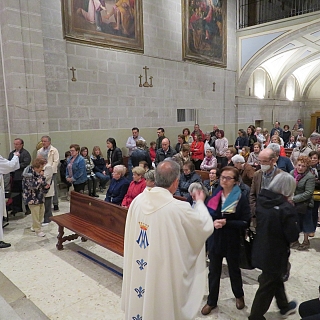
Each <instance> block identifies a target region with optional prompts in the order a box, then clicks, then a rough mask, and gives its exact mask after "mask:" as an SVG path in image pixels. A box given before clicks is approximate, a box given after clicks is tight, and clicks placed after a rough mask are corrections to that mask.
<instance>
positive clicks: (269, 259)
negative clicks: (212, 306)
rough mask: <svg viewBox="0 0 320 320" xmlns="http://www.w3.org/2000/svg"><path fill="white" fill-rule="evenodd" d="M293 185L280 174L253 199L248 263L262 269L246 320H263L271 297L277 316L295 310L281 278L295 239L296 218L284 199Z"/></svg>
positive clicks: (291, 207) (291, 181)
mask: <svg viewBox="0 0 320 320" xmlns="http://www.w3.org/2000/svg"><path fill="white" fill-rule="evenodd" d="M295 187H296V182H295V180H294V178H293V177H292V176H290V174H288V173H285V172H281V173H279V174H277V175H276V176H275V177H274V179H273V180H272V181H271V183H270V185H269V186H268V189H262V190H261V193H260V195H259V196H258V199H257V207H256V217H257V228H256V232H257V234H256V237H255V240H254V243H253V252H252V264H253V266H254V267H256V268H259V269H261V270H262V274H261V275H260V276H259V278H258V281H259V288H258V290H257V292H256V295H255V298H254V301H253V304H252V308H251V314H250V316H249V320H264V319H265V317H264V314H265V313H266V312H267V311H268V309H269V306H270V304H271V301H272V299H273V297H275V298H276V302H277V305H278V308H279V309H280V315H281V316H288V315H289V314H293V313H295V311H296V307H297V303H296V302H295V301H291V302H288V299H287V296H286V293H285V289H284V284H283V279H282V276H283V274H284V273H285V272H286V271H287V265H288V258H289V253H290V243H292V242H294V241H297V240H298V238H299V227H298V216H297V214H296V212H295V209H294V207H293V205H292V204H291V203H289V202H288V198H289V197H290V196H292V194H293V193H294V191H295Z"/></svg>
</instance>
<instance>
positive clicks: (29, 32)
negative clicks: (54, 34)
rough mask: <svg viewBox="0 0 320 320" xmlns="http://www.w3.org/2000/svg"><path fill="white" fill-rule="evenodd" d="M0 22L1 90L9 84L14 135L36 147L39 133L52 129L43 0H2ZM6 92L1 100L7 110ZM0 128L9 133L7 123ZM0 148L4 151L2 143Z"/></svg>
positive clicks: (31, 146)
mask: <svg viewBox="0 0 320 320" xmlns="http://www.w3.org/2000/svg"><path fill="white" fill-rule="evenodd" d="M0 24H1V35H2V51H3V56H2V59H1V60H2V61H1V62H2V64H3V66H4V68H3V69H4V72H2V69H1V72H0V73H1V74H2V78H3V82H2V83H0V91H1V92H3V91H4V88H6V94H7V103H8V108H9V119H7V121H8V122H9V125H10V129H11V139H14V138H15V137H17V136H19V137H22V138H24V139H25V147H26V149H28V150H29V151H33V149H34V147H35V144H36V142H37V141H38V139H39V137H38V134H39V135H41V134H42V133H45V132H48V131H49V130H48V129H49V128H48V108H47V94H46V81H45V66H44V50H43V36H42V25H41V7H40V0H30V1H9V0H3V1H1V2H0ZM3 96H4V95H3V94H1V96H0V104H1V106H3V105H4V107H2V108H3V110H4V111H5V109H6V106H5V103H4V102H5V101H4V98H3ZM3 114H5V113H3ZM0 130H1V131H0V134H3V133H8V125H7V124H3V125H2V123H1V124H0ZM7 148H8V146H7ZM9 149H12V146H9ZM0 151H1V153H3V152H4V150H1V146H0ZM5 151H7V152H8V151H9V150H5ZM4 155H5V153H4Z"/></svg>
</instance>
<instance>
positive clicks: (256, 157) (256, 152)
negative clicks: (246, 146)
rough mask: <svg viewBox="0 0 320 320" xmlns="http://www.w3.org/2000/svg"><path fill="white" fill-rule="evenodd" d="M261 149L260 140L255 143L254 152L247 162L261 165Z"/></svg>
mask: <svg viewBox="0 0 320 320" xmlns="http://www.w3.org/2000/svg"><path fill="white" fill-rule="evenodd" d="M260 151H261V145H260V143H259V142H255V143H254V144H253V152H251V153H250V155H249V157H248V160H247V163H248V164H250V165H251V166H253V167H256V166H258V165H259V153H260Z"/></svg>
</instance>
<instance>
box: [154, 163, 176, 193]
mask: <svg viewBox="0 0 320 320" xmlns="http://www.w3.org/2000/svg"><path fill="white" fill-rule="evenodd" d="M179 178H180V166H179V165H178V163H176V162H175V161H173V160H170V159H166V160H164V161H162V162H160V163H159V165H158V166H157V168H156V175H155V182H156V186H157V187H161V188H164V189H168V190H169V191H170V192H171V193H172V194H173V193H175V191H176V190H177V187H178V184H179Z"/></svg>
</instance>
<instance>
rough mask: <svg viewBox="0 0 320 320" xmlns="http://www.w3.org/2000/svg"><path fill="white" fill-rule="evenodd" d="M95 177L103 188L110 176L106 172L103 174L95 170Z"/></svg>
mask: <svg viewBox="0 0 320 320" xmlns="http://www.w3.org/2000/svg"><path fill="white" fill-rule="evenodd" d="M95 174H96V177H97V178H98V179H99V180H100V187H101V188H105V187H106V184H107V182H108V181H109V179H110V176H109V175H108V174H106V175H104V174H103V173H102V172H95Z"/></svg>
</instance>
